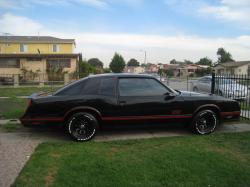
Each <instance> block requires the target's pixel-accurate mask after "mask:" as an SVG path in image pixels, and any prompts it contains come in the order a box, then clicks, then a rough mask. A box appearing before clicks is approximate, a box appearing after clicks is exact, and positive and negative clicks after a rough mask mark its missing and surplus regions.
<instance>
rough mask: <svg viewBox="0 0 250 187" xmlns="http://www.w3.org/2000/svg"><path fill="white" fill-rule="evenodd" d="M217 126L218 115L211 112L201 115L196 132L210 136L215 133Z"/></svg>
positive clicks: (197, 121)
mask: <svg viewBox="0 0 250 187" xmlns="http://www.w3.org/2000/svg"><path fill="white" fill-rule="evenodd" d="M216 125H217V118H216V115H215V114H214V113H213V112H211V111H204V112H202V113H200V115H199V117H198V119H197V120H196V130H197V132H198V133H199V134H209V133H211V132H213V131H214V129H215V127H216Z"/></svg>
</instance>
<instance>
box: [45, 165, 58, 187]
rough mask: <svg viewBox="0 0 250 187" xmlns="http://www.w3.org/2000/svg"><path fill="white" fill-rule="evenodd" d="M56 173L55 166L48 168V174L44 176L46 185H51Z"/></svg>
mask: <svg viewBox="0 0 250 187" xmlns="http://www.w3.org/2000/svg"><path fill="white" fill-rule="evenodd" d="M56 175H57V168H55V167H53V168H50V169H49V171H48V174H47V175H46V176H45V186H46V187H48V186H51V185H52V184H53V183H54V181H55V177H56Z"/></svg>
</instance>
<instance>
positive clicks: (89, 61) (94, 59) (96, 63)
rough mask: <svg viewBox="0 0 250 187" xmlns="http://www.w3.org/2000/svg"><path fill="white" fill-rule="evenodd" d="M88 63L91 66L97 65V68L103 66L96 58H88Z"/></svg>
mask: <svg viewBox="0 0 250 187" xmlns="http://www.w3.org/2000/svg"><path fill="white" fill-rule="evenodd" d="M88 63H89V64H90V65H91V66H94V67H97V68H103V63H102V61H100V60H99V59H98V58H91V59H89V60H88Z"/></svg>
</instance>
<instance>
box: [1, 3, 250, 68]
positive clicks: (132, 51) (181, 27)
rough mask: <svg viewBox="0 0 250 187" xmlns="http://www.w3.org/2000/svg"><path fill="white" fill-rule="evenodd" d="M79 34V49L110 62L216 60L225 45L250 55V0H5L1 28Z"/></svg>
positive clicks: (19, 32)
mask: <svg viewBox="0 0 250 187" xmlns="http://www.w3.org/2000/svg"><path fill="white" fill-rule="evenodd" d="M3 33H10V34H13V35H40V36H42V35H44V36H54V37H60V38H70V39H71V38H73V39H75V40H76V48H75V52H76V53H78V52H81V53H82V54H83V57H84V58H86V59H89V58H93V57H97V58H99V59H100V60H101V61H103V62H104V64H105V66H108V64H109V63H110V61H111V58H112V56H113V55H114V53H115V52H118V53H120V54H121V55H122V56H123V57H124V58H125V60H126V61H128V60H129V59H130V58H136V59H137V60H139V61H140V62H144V53H145V51H146V53H147V59H146V60H147V62H150V63H169V61H170V60H171V59H176V60H178V61H183V60H184V59H188V60H191V61H194V62H196V61H198V60H199V59H200V58H202V57H206V56H207V57H208V58H211V59H212V60H214V61H216V60H217V56H216V51H217V49H218V48H219V47H224V48H225V49H226V50H227V51H229V52H230V53H231V54H232V55H233V58H234V59H235V60H250V0H0V34H3Z"/></svg>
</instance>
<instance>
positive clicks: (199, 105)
mask: <svg viewBox="0 0 250 187" xmlns="http://www.w3.org/2000/svg"><path fill="white" fill-rule="evenodd" d="M239 117H240V105H239V103H238V102H237V101H234V100H230V99H226V98H223V97H220V96H216V95H208V94H200V93H194V92H183V91H175V90H173V89H171V88H169V87H167V86H166V85H164V84H163V83H161V82H160V81H159V80H157V79H156V78H154V77H152V76H149V75H136V74H103V75H95V76H90V77H87V78H83V79H81V80H79V81H76V82H74V83H71V84H69V85H67V86H65V87H64V88H61V89H60V90H58V91H57V92H56V93H55V94H53V95H49V96H40V95H32V96H31V97H30V101H29V106H28V108H27V110H26V112H25V114H24V115H23V116H22V117H21V119H20V120H21V122H22V124H24V125H39V124H45V123H54V124H55V123H58V124H63V125H64V126H65V128H66V130H67V132H68V134H69V135H70V136H71V137H72V138H73V139H74V140H77V141H87V140H90V139H91V138H93V137H94V136H95V134H96V132H97V130H98V128H99V127H100V126H105V124H107V123H113V122H114V124H115V125H119V124H120V123H121V122H129V123H131V122H133V121H136V123H137V124H139V123H142V124H143V123H144V122H154V123H155V122H162V123H165V124H168V123H171V124H172V123H175V122H178V123H179V122H183V123H188V124H190V128H191V129H192V131H193V132H195V133H197V134H201V135H203V134H209V133H211V132H213V131H214V130H215V128H216V127H217V125H218V124H219V122H221V121H222V120H223V119H238V118H239Z"/></svg>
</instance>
